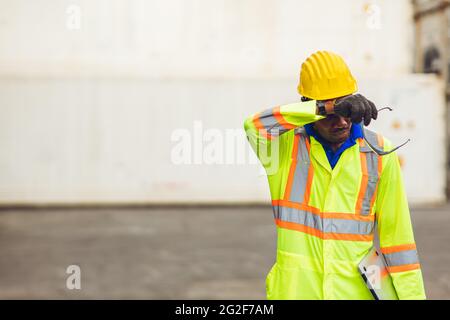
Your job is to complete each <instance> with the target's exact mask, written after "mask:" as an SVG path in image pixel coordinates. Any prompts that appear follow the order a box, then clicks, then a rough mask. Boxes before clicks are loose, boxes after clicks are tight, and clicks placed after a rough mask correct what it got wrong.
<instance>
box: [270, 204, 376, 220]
mask: <svg viewBox="0 0 450 320" xmlns="http://www.w3.org/2000/svg"><path fill="white" fill-rule="evenodd" d="M272 206H280V207H288V208H294V209H298V210H304V211H309V212H311V213H313V214H316V215H319V216H321V217H322V218H325V219H330V218H335V219H345V220H357V221H375V215H370V216H361V215H358V214H354V213H349V212H345V213H344V212H321V211H320V209H319V208H316V207H312V206H308V205H305V204H303V203H296V202H291V201H287V200H272Z"/></svg>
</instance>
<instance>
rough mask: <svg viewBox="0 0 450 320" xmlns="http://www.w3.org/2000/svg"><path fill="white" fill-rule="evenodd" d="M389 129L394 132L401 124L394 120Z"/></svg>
mask: <svg viewBox="0 0 450 320" xmlns="http://www.w3.org/2000/svg"><path fill="white" fill-rule="evenodd" d="M391 127H392V128H393V129H395V130H399V129H400V128H401V127H402V124H401V123H400V121H398V120H394V121H393V122H392V124H391Z"/></svg>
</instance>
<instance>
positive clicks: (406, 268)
mask: <svg viewBox="0 0 450 320" xmlns="http://www.w3.org/2000/svg"><path fill="white" fill-rule="evenodd" d="M387 269H388V271H389V273H395V272H404V271H410V270H416V269H420V264H419V263H413V264H405V265H403V266H395V267H387Z"/></svg>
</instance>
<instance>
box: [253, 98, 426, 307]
mask: <svg viewBox="0 0 450 320" xmlns="http://www.w3.org/2000/svg"><path fill="white" fill-rule="evenodd" d="M320 119H323V117H322V116H319V115H316V106H315V101H308V102H300V103H294V104H289V105H284V106H281V107H276V108H273V109H268V110H265V111H262V112H259V113H257V114H255V115H253V116H251V117H249V118H247V119H246V121H245V124H244V127H245V130H246V134H247V138H248V140H249V142H250V144H251V146H252V148H253V149H254V151H255V152H256V154H257V156H258V158H259V159H260V161H261V163H262V165H263V166H264V168H265V169H266V173H267V177H268V182H269V187H270V193H271V197H272V207H273V213H274V218H275V224H276V228H277V257H276V262H275V264H274V265H273V267H272V268H271V270H270V272H269V273H268V275H267V278H266V291H267V298H268V299H373V298H372V295H371V294H370V292H369V290H368V289H367V287H366V284H365V283H364V281H363V280H362V277H361V275H360V274H359V272H358V269H357V266H358V263H359V262H360V261H361V259H363V257H364V256H365V255H366V254H367V253H368V251H369V250H370V248H371V247H372V246H373V240H374V229H375V227H374V226H375V222H376V223H377V225H378V227H377V230H378V238H379V242H380V249H381V252H382V253H383V255H384V256H385V258H386V261H387V264H388V271H389V273H390V274H391V276H392V280H393V284H394V287H395V289H396V291H397V294H398V296H399V298H400V299H425V298H426V297H425V290H424V285H423V279H422V273H421V269H420V264H419V259H418V254H417V250H416V245H415V241H414V236H413V230H412V225H411V220H410V214H409V208H408V203H407V199H406V195H405V191H404V186H403V181H402V175H401V169H400V164H399V160H398V157H397V155H396V154H395V153H391V154H389V155H387V156H383V157H381V156H378V155H377V154H376V153H374V152H373V151H372V150H371V149H370V148H369V147H368V146H367V145H366V144H365V142H364V140H363V139H358V143H357V144H355V145H353V146H352V147H350V148H348V149H346V150H345V151H344V152H343V153H342V155H341V157H340V159H339V161H338V163H337V164H336V166H335V168H334V169H331V166H330V164H329V162H328V159H327V156H326V154H325V151H324V149H323V147H322V145H321V144H320V143H319V142H318V141H316V140H315V139H314V137H310V136H308V135H306V133H305V132H304V130H302V129H303V128H301V127H302V126H303V125H305V124H307V123H311V122H314V121H317V120H320ZM367 134H368V136H369V137H368V139H371V140H372V141H371V143H372V144H374V145H378V146H379V147H381V149H383V148H384V150H390V149H391V144H390V142H389V141H388V140H386V139H385V138H383V137H382V136H381V135H379V134H376V133H374V132H371V131H367Z"/></svg>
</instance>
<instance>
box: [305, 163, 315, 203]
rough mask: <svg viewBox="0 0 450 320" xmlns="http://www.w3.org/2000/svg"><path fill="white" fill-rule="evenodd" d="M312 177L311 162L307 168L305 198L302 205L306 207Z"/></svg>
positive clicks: (312, 168) (309, 195)
mask: <svg viewBox="0 0 450 320" xmlns="http://www.w3.org/2000/svg"><path fill="white" fill-rule="evenodd" d="M313 177H314V167H313V164H312V162H311V163H310V164H309V168H308V179H307V180H306V188H305V197H304V200H303V203H304V204H305V205H308V203H309V198H310V197H311V186H312V181H313Z"/></svg>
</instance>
